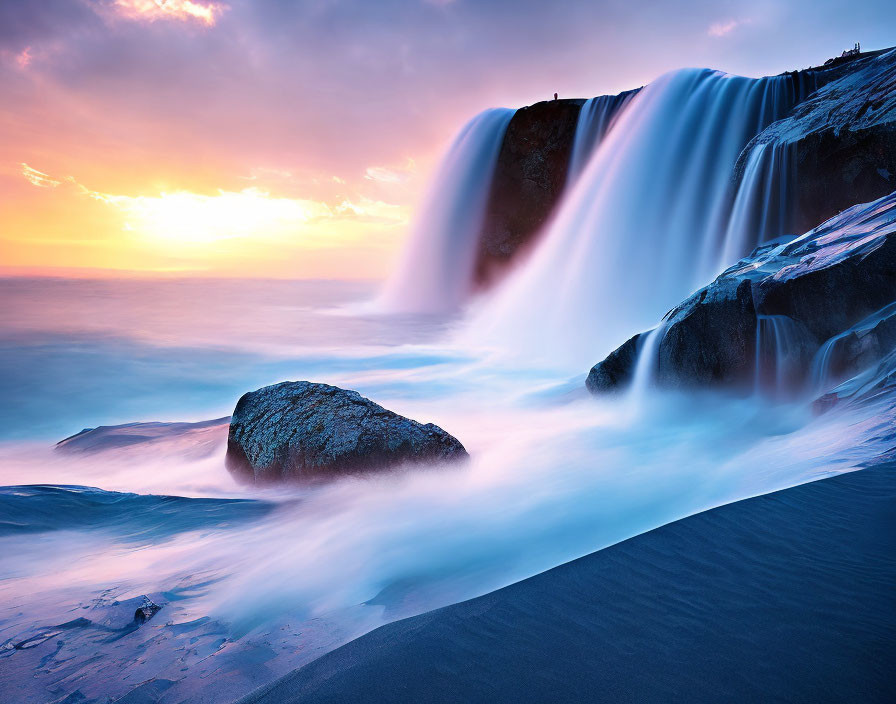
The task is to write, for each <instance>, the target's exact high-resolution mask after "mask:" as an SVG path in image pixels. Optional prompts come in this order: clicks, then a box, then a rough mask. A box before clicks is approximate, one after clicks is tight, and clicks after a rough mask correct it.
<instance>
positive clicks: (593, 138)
mask: <svg viewBox="0 0 896 704" xmlns="http://www.w3.org/2000/svg"><path fill="white" fill-rule="evenodd" d="M635 94H636V91H629V92H627V93H620V94H619V95H599V96H598V97H596V98H589V99H588V100H586V101H585V104H584V105H583V106H582V111H581V112H580V113H579V120H578V122H577V123H576V135H575V139H574V140H573V145H572V157H571V158H570V160H569V176H568V178H567V182H568V183H570V184H572V183H575V182H576V180H577V179H578V177H579V175H580V174H581V173H582V171H583V170H584V168H585V166H586V165H587V163H588V158H589V157H590V156H591V154H592V152H593V151H594V149H595V147H596V146H597V145H598V144H600V142H601V141H602V140H603V138H604V137H605V136H606V134H607V132H609V131H610V127H612V126H613V123H614V122H615V121H616V119H617V118H618V117H619V114H620V112H621V111H622V109H623V108H624V107H625V106H626V105H628V103H629V102H630V101H631V99H632V98H633V97H634V96H635Z"/></svg>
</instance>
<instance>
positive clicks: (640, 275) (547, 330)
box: [469, 69, 803, 369]
mask: <svg viewBox="0 0 896 704" xmlns="http://www.w3.org/2000/svg"><path fill="white" fill-rule="evenodd" d="M800 85H801V83H800V81H798V80H795V79H794V78H793V77H792V76H788V75H784V76H775V77H771V78H760V79H751V78H744V77H740V76H732V75H728V74H724V73H720V72H718V71H711V70H706V69H685V70H681V71H675V72H672V73H669V74H666V75H664V76H662V77H660V78H659V79H657V80H656V81H654V82H653V83H651V84H649V85H648V86H646V87H645V88H643V89H641V91H639V93H638V94H637V95H636V96H635V97H634V98H633V99H632V100H631V104H630V105H629V106H628V108H627V109H626V110H624V111H623V112H622V113H621V114H620V116H619V118H618V121H617V122H616V124H615V126H614V128H613V129H612V130H610V132H609V133H607V134H606V136H605V138H604V140H603V141H602V142H601V143H600V144H599V145H598V146H597V148H596V149H595V150H594V152H593V154H592V156H591V157H590V159H589V161H588V164H587V166H586V167H585V170H584V171H583V173H582V174H581V176H580V178H579V179H578V182H577V183H576V184H575V185H574V187H573V188H572V190H571V191H570V192H569V193H568V194H567V195H566V197H565V199H564V201H563V203H562V204H561V207H560V210H559V212H558V213H557V215H556V216H555V218H554V219H553V221H552V223H551V225H550V226H549V229H548V230H547V232H546V233H545V236H544V237H543V238H542V240H541V243H540V245H539V246H538V247H537V248H536V250H535V251H534V252H533V255H532V256H531V258H530V259H529V261H528V262H527V266H526V267H525V268H523V269H521V270H519V271H518V272H517V273H516V275H515V276H513V277H512V278H511V279H510V280H509V281H507V282H506V284H505V286H504V287H503V288H502V289H501V290H499V291H498V292H497V293H496V295H495V296H494V297H493V298H492V299H491V300H490V301H488V302H487V304H486V305H484V306H483V307H482V308H481V310H479V311H478V313H477V315H476V317H475V319H474V320H473V322H472V324H471V329H470V330H469V334H470V335H471V336H472V338H473V341H475V342H478V343H480V344H486V345H492V346H496V347H500V348H505V349H513V350H518V351H520V352H522V353H523V354H525V355H526V356H527V357H528V358H530V359H532V358H535V359H539V360H540V361H544V362H549V363H552V364H554V365H557V366H563V367H569V368H570V369H580V368H582V367H583V366H584V365H587V364H590V363H592V362H593V361H594V359H598V358H600V356H601V355H602V354H603V353H606V352H609V351H610V350H611V349H612V348H613V347H615V346H616V345H618V344H619V342H620V341H621V340H625V339H626V338H627V337H629V336H630V335H631V334H632V333H634V332H637V331H639V330H644V329H646V328H649V327H652V326H654V325H655V324H656V321H657V320H659V319H660V318H661V317H662V316H663V314H664V313H665V312H666V311H667V310H668V309H669V308H670V307H671V306H673V305H675V304H676V303H677V302H679V301H680V300H681V299H683V298H685V297H686V296H687V295H689V294H690V293H691V292H693V291H694V290H695V289H696V288H698V287H699V286H700V285H702V284H704V283H706V282H707V281H709V280H710V279H711V278H712V277H713V276H714V275H716V274H717V273H719V272H720V271H721V270H722V269H723V268H724V267H725V266H726V265H729V264H731V263H733V262H732V258H734V260H736V258H737V257H740V256H743V255H744V254H747V253H748V252H749V251H750V250H751V249H753V247H755V246H756V245H757V244H759V242H760V241H761V240H762V239H764V238H767V237H773V236H776V235H780V234H782V233H780V232H777V231H776V228H777V225H776V223H777V222H778V221H779V218H778V216H777V213H771V212H769V213H766V214H764V215H762V216H761V219H762V222H764V223H766V224H767V226H765V227H764V228H762V231H761V232H760V231H759V230H756V229H754V226H755V214H754V212H753V210H752V207H751V204H752V205H756V203H757V200H756V199H755V198H753V197H752V196H748V195H742V196H741V197H740V199H739V200H740V207H739V208H735V207H734V205H735V203H738V197H737V192H736V189H735V187H734V180H733V176H734V171H735V165H736V164H737V160H738V157H739V155H740V154H741V152H742V151H743V150H744V148H745V147H746V146H747V144H748V143H749V142H750V140H751V139H753V137H755V136H756V135H757V134H758V133H759V132H760V131H761V130H762V129H764V128H765V127H766V126H767V125H769V124H770V123H771V122H773V121H775V120H778V119H780V118H781V117H783V116H784V115H785V114H786V113H787V111H789V110H790V108H792V107H793V105H794V104H795V103H796V102H798V101H799V100H800V99H801V98H802V97H803V96H802V95H801V93H802V92H803V91H802V90H801V88H800ZM771 161H773V160H771ZM784 161H785V160H783V159H778V160H777V161H773V163H771V164H770V159H769V158H764V157H763V156H762V154H759V155H757V156H756V157H754V159H753V160H752V161H751V163H752V164H754V166H755V167H754V168H750V169H747V170H746V171H745V173H744V178H743V179H742V181H741V184H740V188H741V189H748V190H749V189H752V190H753V191H754V192H755V190H756V189H757V188H758V186H757V184H756V183H755V182H754V181H755V180H757V179H759V178H760V177H761V178H763V179H764V182H763V183H764V184H772V185H771V187H773V188H786V185H785V186H782V185H781V184H780V183H778V181H779V180H780V179H778V178H777V176H776V175H775V174H772V175H771V176H769V175H768V169H769V168H773V167H774V165H775V164H778V165H780V164H782V163H783V162H784ZM762 187H763V188H764V187H765V186H762ZM773 201H774V202H773V203H772V204H771V205H770V207H772V208H774V207H777V206H776V205H775V204H776V203H777V202H778V200H777V199H773ZM726 243H729V245H730V246H727V247H726ZM734 250H738V251H734Z"/></svg>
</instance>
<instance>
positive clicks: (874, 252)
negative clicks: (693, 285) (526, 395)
mask: <svg viewBox="0 0 896 704" xmlns="http://www.w3.org/2000/svg"><path fill="white" fill-rule="evenodd" d="M894 301H896V192H894V193H891V194H890V195H888V196H886V197H884V198H881V199H879V200H877V201H875V202H873V203H868V204H863V205H857V206H854V207H853V208H850V209H849V210H846V211H844V212H843V213H841V214H840V215H838V216H837V217H835V218H832V219H831V220H829V221H828V222H826V223H824V224H823V225H820V226H819V227H817V228H815V229H814V230H812V231H810V232H808V233H806V234H805V235H803V236H802V237H799V238H797V239H795V240H793V241H792V242H789V243H787V244H782V245H778V246H763V247H760V248H759V249H757V250H756V251H755V252H754V253H753V254H751V255H750V256H749V257H746V258H745V259H743V260H741V261H740V262H738V263H737V264H736V265H735V266H733V267H731V268H730V269H728V270H727V271H725V272H724V273H722V274H721V275H720V276H719V277H718V278H717V279H716V280H715V281H714V282H713V283H711V284H710V285H709V286H706V287H705V288H703V289H701V290H700V291H698V292H697V293H695V294H694V295H693V296H691V297H690V298H688V299H687V300H686V301H684V302H683V303H682V304H681V305H679V306H678V307H676V308H675V309H673V310H672V311H670V312H669V313H668V314H667V315H666V317H665V318H664V321H663V323H662V332H661V334H662V337H661V339H660V341H659V345H658V346H657V348H656V349H657V356H656V360H655V361H654V362H652V363H653V364H654V378H655V380H656V383H657V384H658V385H659V386H663V387H667V388H669V387H671V388H681V387H701V386H702V387H705V386H725V387H729V388H741V389H753V388H755V387H756V385H757V384H765V385H768V384H772V383H776V384H778V385H781V384H782V383H784V384H786V385H787V387H788V389H786V390H791V391H792V390H794V389H797V388H805V385H806V384H807V383H808V382H809V381H810V379H809V377H810V372H811V370H812V368H813V364H814V363H815V362H813V360H817V361H823V360H822V358H821V357H819V354H820V353H822V354H823V353H825V352H827V353H829V354H830V355H831V359H830V360H827V361H825V364H828V366H829V367H830V370H829V375H830V377H831V378H832V379H835V378H837V377H840V378H842V375H843V374H852V373H855V372H856V371H857V370H858V369H859V368H861V367H864V366H868V365H871V364H874V363H875V362H877V361H878V360H880V359H881V358H883V357H884V356H886V355H887V354H888V353H889V352H890V351H891V350H892V349H893V346H894V344H896V324H894V320H893V311H892V307H891V304H893V303H894ZM637 357H638V355H637V354H635V353H633V349H632V341H631V340H630V341H628V342H626V343H625V344H624V345H622V347H620V348H619V349H618V350H616V351H615V352H614V353H612V354H610V355H609V356H608V357H607V359H605V360H604V361H602V362H600V363H599V364H597V365H595V367H594V368H593V369H592V370H591V372H590V374H589V377H588V382H587V385H588V388H589V389H590V390H591V391H592V392H593V393H602V392H606V391H609V390H612V389H613V388H616V387H620V386H624V385H625V384H627V383H628V382H629V381H630V379H631V377H632V372H633V369H634V368H635V365H636V364H637ZM614 380H617V381H615V383H614Z"/></svg>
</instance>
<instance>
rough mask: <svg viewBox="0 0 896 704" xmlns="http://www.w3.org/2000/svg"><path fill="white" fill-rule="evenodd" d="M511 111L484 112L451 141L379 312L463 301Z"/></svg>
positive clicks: (442, 307) (449, 306) (450, 306)
mask: <svg viewBox="0 0 896 704" xmlns="http://www.w3.org/2000/svg"><path fill="white" fill-rule="evenodd" d="M514 112H515V111H514V110H510V109H507V108H493V109H491V110H486V111H484V112H482V113H480V114H479V115H477V116H476V117H474V118H473V119H472V120H470V121H469V122H468V123H467V124H466V125H465V126H464V128H463V129H462V130H461V131H460V133H459V134H458V135H457V136H456V137H455V139H454V141H453V143H452V144H451V147H450V148H449V150H448V152H447V154H446V155H445V157H444V158H443V160H442V163H441V164H440V165H439V168H438V171H437V174H436V177H435V179H434V181H433V183H432V185H431V187H430V190H429V193H428V195H427V197H426V198H425V200H424V204H423V207H422V209H421V210H420V213H419V214H418V215H417V217H416V218H415V223H414V225H413V227H412V230H411V236H410V239H409V242H408V245H407V246H406V247H405V250H404V252H403V258H402V260H401V262H400V264H399V266H398V269H397V270H396V274H395V275H394V276H393V277H392V278H391V279H390V280H389V281H388V282H387V284H386V286H385V288H384V290H383V292H382V294H381V296H380V299H379V304H380V306H381V307H382V308H383V309H385V310H387V311H390V312H401V313H439V312H447V311H452V310H456V309H457V308H458V307H460V306H461V305H462V304H463V303H464V302H465V301H466V299H467V297H468V296H469V294H470V292H471V290H472V283H473V267H474V262H475V257H476V248H477V245H478V241H479V234H480V231H481V229H482V225H483V220H484V218H485V209H486V205H487V201H488V194H489V190H490V188H491V183H492V177H493V175H494V170H495V164H496V162H497V160H498V153H499V151H500V149H501V143H502V142H503V140H504V133H505V132H506V131H507V125H508V124H509V123H510V119H511V118H512V117H513V114H514Z"/></svg>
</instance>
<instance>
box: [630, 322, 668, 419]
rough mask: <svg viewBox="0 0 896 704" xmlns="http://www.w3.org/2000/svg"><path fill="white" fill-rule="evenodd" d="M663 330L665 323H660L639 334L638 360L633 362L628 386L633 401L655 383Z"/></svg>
mask: <svg viewBox="0 0 896 704" xmlns="http://www.w3.org/2000/svg"><path fill="white" fill-rule="evenodd" d="M665 332H666V325H665V323H661V324H660V325H658V326H656V327H655V328H654V329H653V330H649V331H647V332H645V333H644V334H643V335H642V336H641V340H640V341H641V344H640V345H639V349H638V361H637V363H636V364H635V371H634V374H633V375H632V384H631V386H630V387H629V398H631V399H633V400H634V401H635V402H640V401H641V400H642V399H643V398H644V397H645V396H646V395H647V392H648V391H649V390H650V389H651V387H653V386H654V385H655V383H656V376H657V372H658V371H659V351H660V342H661V341H662V339H663V335H664V334H665Z"/></svg>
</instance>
